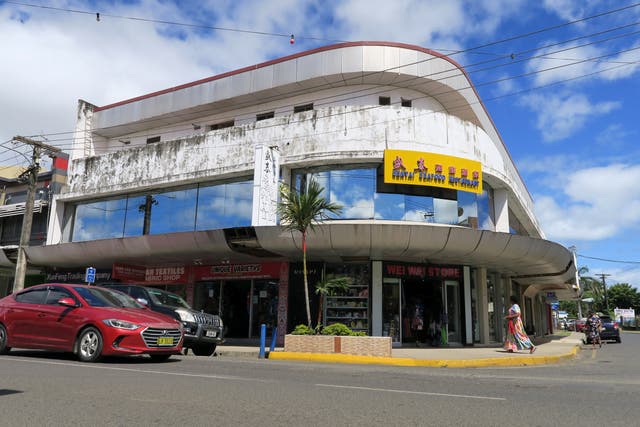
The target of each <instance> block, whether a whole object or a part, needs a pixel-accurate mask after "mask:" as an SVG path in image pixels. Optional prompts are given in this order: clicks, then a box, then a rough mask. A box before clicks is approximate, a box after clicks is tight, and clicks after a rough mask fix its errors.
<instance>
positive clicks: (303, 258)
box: [302, 231, 311, 327]
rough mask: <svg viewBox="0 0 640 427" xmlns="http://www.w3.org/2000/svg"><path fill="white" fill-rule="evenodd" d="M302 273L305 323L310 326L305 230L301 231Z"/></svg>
mask: <svg viewBox="0 0 640 427" xmlns="http://www.w3.org/2000/svg"><path fill="white" fill-rule="evenodd" d="M302 274H303V275H304V299H305V302H306V304H307V325H308V326H309V327H311V307H310V306H309V281H308V280H307V232H306V231H303V232H302Z"/></svg>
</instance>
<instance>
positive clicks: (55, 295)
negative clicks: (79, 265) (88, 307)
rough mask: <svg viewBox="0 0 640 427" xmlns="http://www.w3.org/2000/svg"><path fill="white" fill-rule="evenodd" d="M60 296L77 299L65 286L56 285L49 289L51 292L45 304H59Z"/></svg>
mask: <svg viewBox="0 0 640 427" xmlns="http://www.w3.org/2000/svg"><path fill="white" fill-rule="evenodd" d="M60 298H73V300H74V301H75V298H74V297H73V295H71V292H69V291H67V290H66V289H63V288H59V287H54V288H51V289H49V294H48V295H47V300H46V302H45V304H50V305H56V304H58V300H60ZM76 302H77V301H76Z"/></svg>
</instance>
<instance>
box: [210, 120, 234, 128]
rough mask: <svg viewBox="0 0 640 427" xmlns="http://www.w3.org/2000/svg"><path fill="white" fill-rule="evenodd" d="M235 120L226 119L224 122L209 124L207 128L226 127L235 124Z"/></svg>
mask: <svg viewBox="0 0 640 427" xmlns="http://www.w3.org/2000/svg"><path fill="white" fill-rule="evenodd" d="M235 124H236V122H235V120H227V121H226V122H220V123H216V124H213V125H211V126H209V130H218V129H226V128H230V127H233V126H235Z"/></svg>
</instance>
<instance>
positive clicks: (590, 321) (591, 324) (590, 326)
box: [587, 311, 602, 350]
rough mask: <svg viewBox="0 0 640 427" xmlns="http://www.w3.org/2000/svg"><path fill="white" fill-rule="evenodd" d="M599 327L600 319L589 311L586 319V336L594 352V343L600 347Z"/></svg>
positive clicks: (600, 325)
mask: <svg viewBox="0 0 640 427" xmlns="http://www.w3.org/2000/svg"><path fill="white" fill-rule="evenodd" d="M601 327H602V322H601V321H600V317H599V316H598V315H597V314H596V313H594V312H592V311H590V312H589V317H588V318H587V334H588V335H589V341H591V345H592V347H593V349H594V350H595V348H596V343H598V346H599V347H602V341H601V340H600V328H601ZM589 341H587V342H589Z"/></svg>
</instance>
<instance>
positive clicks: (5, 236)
mask: <svg viewBox="0 0 640 427" xmlns="http://www.w3.org/2000/svg"><path fill="white" fill-rule="evenodd" d="M67 164H68V156H67V155H66V154H65V153H62V152H58V153H56V155H55V157H54V158H53V161H52V164H51V169H50V170H48V171H41V172H40V173H39V174H38V179H37V185H36V193H35V196H34V204H33V222H32V226H31V236H30V239H29V246H39V245H44V244H45V243H46V241H47V223H48V220H49V205H50V203H51V197H52V196H53V194H57V193H59V192H60V191H61V190H62V189H63V187H64V185H65V184H66V180H67ZM26 170H27V169H26V168H24V167H20V166H0V296H4V295H7V294H8V293H9V292H11V290H12V288H13V281H14V278H15V271H16V258H17V253H18V247H19V245H20V237H21V235H22V224H23V220H24V213H25V205H26V201H27V184H26V181H25V180H24V179H22V177H23V176H24V173H25V171H26ZM31 267H32V268H31V269H29V270H28V271H27V277H26V280H27V283H31V284H36V283H42V280H43V276H42V269H41V268H39V267H38V266H31Z"/></svg>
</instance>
